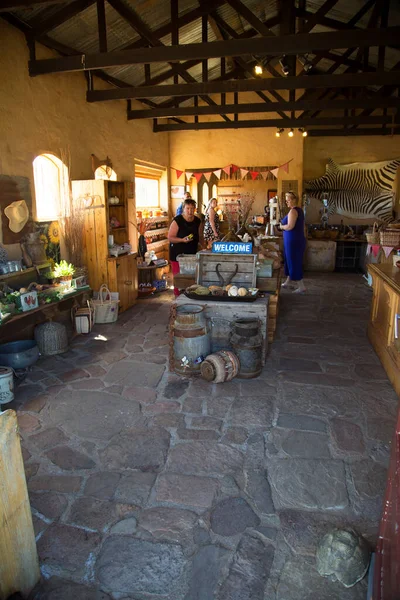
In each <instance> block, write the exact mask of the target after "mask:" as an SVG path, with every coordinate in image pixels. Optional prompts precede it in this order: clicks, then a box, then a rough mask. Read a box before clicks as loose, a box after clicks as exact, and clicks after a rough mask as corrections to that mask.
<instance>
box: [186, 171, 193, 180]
mask: <svg viewBox="0 0 400 600" xmlns="http://www.w3.org/2000/svg"><path fill="white" fill-rule="evenodd" d="M192 177H193V173H190V172H189V171H186V179H187V180H188V181H189V179H191V178H192Z"/></svg>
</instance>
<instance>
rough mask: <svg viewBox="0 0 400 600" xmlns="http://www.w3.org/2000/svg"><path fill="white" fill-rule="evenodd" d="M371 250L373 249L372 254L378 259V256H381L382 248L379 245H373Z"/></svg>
mask: <svg viewBox="0 0 400 600" xmlns="http://www.w3.org/2000/svg"><path fill="white" fill-rule="evenodd" d="M371 248H372V254H373V255H374V256H375V258H376V257H377V256H378V254H379V250H380V249H381V247H380V245H379V244H372V246H371ZM392 250H393V248H392Z"/></svg>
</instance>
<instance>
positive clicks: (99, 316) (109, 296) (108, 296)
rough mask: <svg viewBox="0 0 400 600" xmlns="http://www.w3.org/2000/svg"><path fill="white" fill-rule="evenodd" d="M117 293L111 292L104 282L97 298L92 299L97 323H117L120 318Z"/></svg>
mask: <svg viewBox="0 0 400 600" xmlns="http://www.w3.org/2000/svg"><path fill="white" fill-rule="evenodd" d="M116 296H117V294H115V293H111V292H110V290H109V289H108V287H107V286H106V284H105V283H104V284H103V285H102V286H101V288H100V290H99V293H98V295H97V298H95V299H93V300H92V306H93V308H94V322H95V323H115V321H116V320H117V319H118V304H119V300H118V299H117V298H116Z"/></svg>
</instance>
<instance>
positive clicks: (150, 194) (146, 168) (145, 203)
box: [135, 163, 164, 208]
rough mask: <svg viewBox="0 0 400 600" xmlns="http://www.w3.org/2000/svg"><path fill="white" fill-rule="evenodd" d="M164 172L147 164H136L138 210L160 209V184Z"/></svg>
mask: <svg viewBox="0 0 400 600" xmlns="http://www.w3.org/2000/svg"><path fill="white" fill-rule="evenodd" d="M163 173H164V170H163V169H161V168H157V167H153V166H150V165H147V164H140V163H136V164H135V197H136V208H160V182H161V178H162V176H163Z"/></svg>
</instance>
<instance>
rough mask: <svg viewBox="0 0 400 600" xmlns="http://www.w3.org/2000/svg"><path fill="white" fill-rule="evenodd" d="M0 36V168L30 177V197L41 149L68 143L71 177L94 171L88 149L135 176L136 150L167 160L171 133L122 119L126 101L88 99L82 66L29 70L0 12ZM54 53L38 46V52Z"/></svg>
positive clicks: (19, 39)
mask: <svg viewBox="0 0 400 600" xmlns="http://www.w3.org/2000/svg"><path fill="white" fill-rule="evenodd" d="M0 39H1V47H2V49H3V51H2V52H1V53H0V78H1V81H2V85H1V86H0V174H4V175H20V176H25V177H29V178H30V179H31V182H32V186H31V188H32V196H33V201H34V186H33V170H32V161H33V160H34V158H35V157H36V156H37V155H38V154H41V153H42V152H52V153H54V154H56V155H58V156H59V151H60V149H61V148H62V149H67V150H69V152H70V155H71V173H70V177H71V179H91V178H92V177H93V173H92V170H91V159H90V155H91V154H92V153H94V154H95V155H96V156H97V157H98V158H101V159H102V158H105V157H106V156H107V155H108V156H110V157H111V159H112V161H113V167H114V170H115V171H116V173H117V175H118V179H124V180H127V179H128V180H129V179H131V178H132V177H133V159H134V157H136V158H139V159H141V160H145V161H149V162H151V163H156V164H158V165H163V166H169V145H168V134H167V133H165V134H160V133H158V134H154V133H153V132H152V121H150V120H143V121H138V122H129V121H127V119H126V103H125V102H123V101H113V102H104V103H94V104H89V103H87V102H86V99H85V93H86V81H85V78H84V76H83V74H82V73H62V74H59V75H58V74H55V75H43V76H40V77H35V78H31V77H29V74H28V58H29V56H28V50H27V46H26V43H25V37H24V36H23V34H22V33H21V32H19V31H18V30H17V29H15V28H14V27H12V26H11V25H8V24H7V23H6V22H5V21H2V20H1V19H0ZM53 56H57V54H55V53H53V52H51V51H50V50H48V49H47V48H44V47H42V46H39V45H38V47H37V57H38V58H51V57H53ZM94 81H95V87H96V88H97V89H103V88H107V84H105V83H103V82H101V81H100V80H98V79H97V78H95V79H94ZM0 242H1V229H0ZM7 250H8V251H9V255H10V256H11V257H13V256H15V253H17V254H18V253H19V247H18V246H17V247H7Z"/></svg>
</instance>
